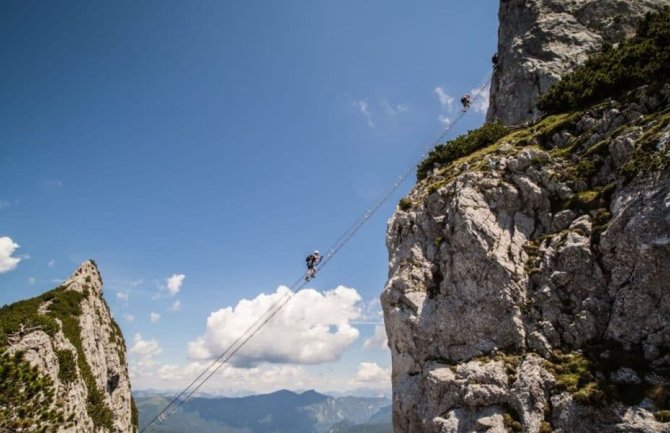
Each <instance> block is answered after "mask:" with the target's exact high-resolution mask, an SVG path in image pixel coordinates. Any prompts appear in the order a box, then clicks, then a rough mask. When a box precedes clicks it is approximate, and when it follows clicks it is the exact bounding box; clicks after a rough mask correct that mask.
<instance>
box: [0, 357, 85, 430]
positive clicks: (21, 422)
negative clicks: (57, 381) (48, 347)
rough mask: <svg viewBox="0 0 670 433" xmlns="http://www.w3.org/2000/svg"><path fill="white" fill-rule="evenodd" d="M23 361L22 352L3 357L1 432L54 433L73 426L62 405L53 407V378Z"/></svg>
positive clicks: (0, 371) (0, 369)
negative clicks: (65, 415) (64, 427)
mask: <svg viewBox="0 0 670 433" xmlns="http://www.w3.org/2000/svg"><path fill="white" fill-rule="evenodd" d="M22 358H23V353H21V352H15V353H13V354H9V353H3V354H2V355H0V431H3V432H4V431H7V432H21V431H26V432H28V431H30V432H43V433H52V432H56V431H57V430H58V428H59V427H61V426H63V425H70V424H71V421H72V420H66V419H65V417H64V416H63V405H62V403H60V402H57V403H56V404H55V405H52V402H53V400H54V384H53V382H52V381H51V378H49V376H45V375H42V374H40V373H39V372H38V370H37V368H36V367H31V366H30V364H28V363H27V362H25V361H23V359H22Z"/></svg>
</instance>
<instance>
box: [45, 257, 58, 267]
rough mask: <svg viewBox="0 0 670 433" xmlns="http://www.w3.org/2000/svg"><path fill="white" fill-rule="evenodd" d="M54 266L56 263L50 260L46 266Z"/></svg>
mask: <svg viewBox="0 0 670 433" xmlns="http://www.w3.org/2000/svg"><path fill="white" fill-rule="evenodd" d="M55 264H56V261H55V260H53V259H51V260H49V263H47V266H48V267H50V268H53V267H54V265H55Z"/></svg>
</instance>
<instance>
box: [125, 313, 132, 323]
mask: <svg viewBox="0 0 670 433" xmlns="http://www.w3.org/2000/svg"><path fill="white" fill-rule="evenodd" d="M123 320H125V321H126V322H128V323H133V322H134V321H135V316H133V315H132V314H124V315H123Z"/></svg>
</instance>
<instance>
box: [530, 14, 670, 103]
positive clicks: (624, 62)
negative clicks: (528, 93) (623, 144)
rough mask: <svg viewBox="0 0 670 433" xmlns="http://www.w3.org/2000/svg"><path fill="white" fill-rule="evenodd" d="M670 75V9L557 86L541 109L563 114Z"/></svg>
mask: <svg viewBox="0 0 670 433" xmlns="http://www.w3.org/2000/svg"><path fill="white" fill-rule="evenodd" d="M668 76H670V7H666V8H664V9H663V10H662V11H661V12H659V13H655V14H648V15H647V16H646V17H645V18H644V19H643V20H642V21H641V22H640V25H639V26H638V30H637V34H636V36H635V37H633V38H631V39H629V40H627V41H625V42H623V43H621V45H619V46H618V47H617V48H611V47H605V48H604V49H603V51H602V52H600V53H597V54H594V55H592V56H591V57H590V58H589V59H588V60H587V61H586V63H584V64H583V65H581V66H579V67H577V69H575V70H574V71H573V72H572V73H570V74H568V75H566V76H565V77H563V79H561V81H559V82H558V83H556V84H554V85H553V86H552V87H551V88H550V89H549V91H548V92H547V93H545V94H544V95H543V96H542V97H540V99H539V101H538V108H539V109H540V110H542V111H544V112H546V113H561V112H566V111H570V110H574V109H578V108H583V107H586V106H589V105H592V104H594V103H597V102H599V101H601V100H604V99H606V98H608V97H611V96H616V95H620V94H622V93H623V92H626V91H629V90H632V89H634V88H636V87H639V86H641V85H644V84H650V83H656V82H663V81H667V79H668Z"/></svg>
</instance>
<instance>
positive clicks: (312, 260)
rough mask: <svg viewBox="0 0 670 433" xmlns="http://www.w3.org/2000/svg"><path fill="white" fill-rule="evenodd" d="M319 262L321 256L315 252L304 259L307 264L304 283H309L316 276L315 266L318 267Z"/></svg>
mask: <svg viewBox="0 0 670 433" xmlns="http://www.w3.org/2000/svg"><path fill="white" fill-rule="evenodd" d="M320 261H321V255H320V254H319V252H318V251H316V250H315V251H314V252H313V253H312V254H310V255H308V256H307V258H306V259H305V262H306V263H307V275H305V281H309V280H310V279H312V278H314V277H315V276H316V265H318V264H319V262H320Z"/></svg>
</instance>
